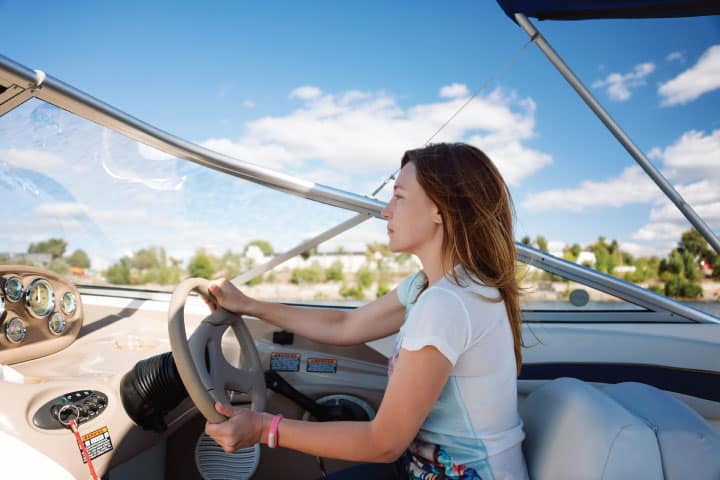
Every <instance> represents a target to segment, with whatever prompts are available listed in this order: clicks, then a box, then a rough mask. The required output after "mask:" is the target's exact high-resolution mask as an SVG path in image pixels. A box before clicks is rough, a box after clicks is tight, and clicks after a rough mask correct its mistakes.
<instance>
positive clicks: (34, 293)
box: [25, 278, 55, 317]
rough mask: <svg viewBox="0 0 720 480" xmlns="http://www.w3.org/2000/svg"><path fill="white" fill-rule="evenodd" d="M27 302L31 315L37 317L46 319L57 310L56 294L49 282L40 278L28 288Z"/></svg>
mask: <svg viewBox="0 0 720 480" xmlns="http://www.w3.org/2000/svg"><path fill="white" fill-rule="evenodd" d="M25 302H26V303H27V306H28V308H29V309H30V313H32V314H33V315H35V316H36V317H45V316H46V315H48V314H49V313H50V312H52V311H53V308H55V293H54V292H53V289H52V287H51V286H50V284H49V283H48V282H47V280H44V279H42V278H38V279H35V280H33V281H32V282H31V283H30V285H29V286H28V289H27V293H26V294H25Z"/></svg>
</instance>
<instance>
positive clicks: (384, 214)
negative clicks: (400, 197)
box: [380, 203, 390, 220]
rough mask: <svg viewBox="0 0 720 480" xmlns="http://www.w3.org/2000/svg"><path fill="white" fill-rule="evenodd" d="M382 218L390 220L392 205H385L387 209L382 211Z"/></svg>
mask: <svg viewBox="0 0 720 480" xmlns="http://www.w3.org/2000/svg"><path fill="white" fill-rule="evenodd" d="M380 216H381V217H383V218H384V219H385V220H390V204H389V203H388V204H387V205H385V208H383V209H382V210H380Z"/></svg>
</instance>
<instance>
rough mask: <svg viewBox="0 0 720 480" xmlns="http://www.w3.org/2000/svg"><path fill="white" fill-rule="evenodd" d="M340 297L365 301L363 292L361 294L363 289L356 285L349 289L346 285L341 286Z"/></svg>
mask: <svg viewBox="0 0 720 480" xmlns="http://www.w3.org/2000/svg"><path fill="white" fill-rule="evenodd" d="M340 295H341V296H342V297H343V298H348V299H349V298H352V299H355V300H365V292H363V289H362V287H361V286H360V285H356V286H354V287H351V286H350V285H347V284H344V283H343V284H342V285H341V286H340Z"/></svg>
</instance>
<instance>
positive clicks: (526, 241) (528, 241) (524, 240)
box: [520, 235, 532, 245]
mask: <svg viewBox="0 0 720 480" xmlns="http://www.w3.org/2000/svg"><path fill="white" fill-rule="evenodd" d="M520 243H522V244H523V245H530V244H531V243H532V240H531V239H530V237H529V236H528V235H525V236H524V237H522V240H520Z"/></svg>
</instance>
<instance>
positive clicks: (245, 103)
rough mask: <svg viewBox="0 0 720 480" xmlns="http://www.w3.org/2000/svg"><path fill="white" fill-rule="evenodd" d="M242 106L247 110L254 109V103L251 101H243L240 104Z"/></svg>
mask: <svg viewBox="0 0 720 480" xmlns="http://www.w3.org/2000/svg"><path fill="white" fill-rule="evenodd" d="M242 106H243V107H245V108H247V109H251V108H255V102H253V101H252V100H244V101H243V102H242Z"/></svg>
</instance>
